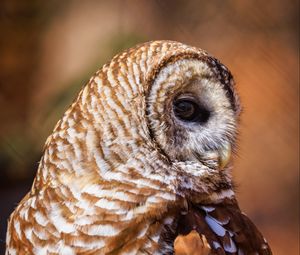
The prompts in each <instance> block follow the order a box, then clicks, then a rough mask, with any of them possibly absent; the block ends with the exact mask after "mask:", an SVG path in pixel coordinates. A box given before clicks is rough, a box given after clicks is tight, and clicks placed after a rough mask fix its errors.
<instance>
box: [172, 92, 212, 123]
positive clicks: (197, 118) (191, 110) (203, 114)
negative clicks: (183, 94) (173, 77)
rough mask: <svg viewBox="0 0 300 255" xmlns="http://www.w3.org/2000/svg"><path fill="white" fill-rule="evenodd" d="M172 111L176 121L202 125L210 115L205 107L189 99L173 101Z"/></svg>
mask: <svg viewBox="0 0 300 255" xmlns="http://www.w3.org/2000/svg"><path fill="white" fill-rule="evenodd" d="M173 110H174V114H175V116H176V117H177V118H178V119H180V120H183V121H189V122H201V123H204V122H206V121H207V120H208V118H209V115H210V112H209V111H208V110H207V109H205V107H203V106H201V105H199V104H198V103H196V102H194V101H192V100H191V99H185V98H182V99H177V100H175V102H174V105H173Z"/></svg>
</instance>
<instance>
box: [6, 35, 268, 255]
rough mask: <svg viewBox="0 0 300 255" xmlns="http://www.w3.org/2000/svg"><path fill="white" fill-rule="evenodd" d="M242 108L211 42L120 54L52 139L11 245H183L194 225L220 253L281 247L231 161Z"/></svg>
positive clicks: (146, 250) (154, 250) (132, 249)
mask: <svg viewBox="0 0 300 255" xmlns="http://www.w3.org/2000/svg"><path fill="white" fill-rule="evenodd" d="M191 102H192V103H191ZM195 109H197V111H196V114H195ZM239 109H240V107H239V102H238V97H237V95H236V92H235V90H234V84H233V80H232V76H231V74H230V72H229V71H228V70H227V68H226V67H225V66H223V65H222V64H221V63H219V61H218V60H216V59H215V58H213V57H211V56H209V55H208V54H207V53H206V52H204V51H202V50H199V49H197V48H194V47H190V46H186V45H183V44H180V43H177V42H170V41H156V42H150V43H146V44H143V45H140V46H137V47H135V48H132V49H130V50H128V51H126V52H124V53H121V54H119V55H117V56H116V57H114V58H113V59H112V60H111V62H109V63H108V64H106V65H104V66H103V68H102V69H101V70H99V71H98V72H97V73H96V74H95V75H94V76H93V77H92V78H91V79H90V81H89V82H88V84H87V85H86V86H85V87H84V88H83V89H82V91H81V92H80V93H79V96H78V97H77V99H76V100H75V101H74V102H73V104H72V105H71V106H70V108H69V109H68V110H67V111H66V112H65V114H64V116H63V117H62V119H61V120H60V121H59V122H58V124H57V125H56V127H55V129H54V131H53V133H52V135H51V136H50V137H49V138H48V139H47V142H46V145H45V150H44V155H43V157H42V159H41V162H40V165H39V169H38V172H37V175H36V178H35V181H34V183H33V186H32V189H31V191H30V193H28V194H27V196H26V197H25V198H24V199H23V200H22V201H21V203H20V204H19V205H18V207H17V208H16V210H15V211H14V212H13V214H12V215H11V218H10V220H9V225H8V232H7V251H6V254H7V255H8V254H70V255H71V254H173V253H174V240H175V239H176V237H177V236H178V235H186V234H188V233H190V232H191V231H192V230H195V231H196V232H197V233H199V236H201V235H203V236H205V238H206V239H207V241H208V243H209V247H210V250H211V251H210V254H239V255H240V254H271V251H270V249H269V247H268V245H267V243H266V242H265V240H264V239H263V237H262V236H261V234H260V233H259V232H258V231H257V229H256V228H255V226H254V225H253V224H252V223H251V222H250V221H249V219H248V218H247V217H246V216H244V215H243V214H242V213H241V212H240V210H239V208H238V205H237V202H236V200H235V197H234V191H233V185H232V181H231V177H230V173H229V172H230V167H228V165H223V164H222V162H223V161H224V158H226V157H227V156H228V155H227V154H228V150H229V148H230V147H231V146H232V145H234V140H235V136H236V123H237V119H238V115H239ZM188 111H189V112H188ZM187 112H188V114H187Z"/></svg>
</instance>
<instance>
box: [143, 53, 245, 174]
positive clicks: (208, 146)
mask: <svg viewBox="0 0 300 255" xmlns="http://www.w3.org/2000/svg"><path fill="white" fill-rule="evenodd" d="M149 82H150V85H149V92H148V95H147V118H148V121H149V128H150V131H151V134H152V136H153V139H155V141H156V143H157V144H158V145H159V147H160V148H161V150H162V152H163V153H165V154H166V156H167V157H168V158H169V159H170V160H171V161H196V162H201V163H202V164H205V165H207V166H210V167H213V168H215V167H217V168H223V167H224V166H225V165H226V164H227V163H228V161H229V158H230V152H231V148H232V146H234V142H235V138H236V133H237V121H238V117H239V112H240V105H239V99H238V96H237V94H236V92H235V89H234V81H233V78H232V75H231V73H230V72H229V70H228V69H227V68H226V67H225V66H224V65H223V64H221V63H220V62H219V61H218V60H217V59H215V58H213V57H211V56H208V55H207V53H205V52H203V51H198V52H197V53H196V52H192V51H191V50H186V51H185V52H183V53H182V52H181V54H179V55H175V56H174V55H172V56H171V57H169V58H166V59H165V60H164V62H163V63H162V62H160V68H159V70H156V73H155V74H153V76H152V78H151V79H150V80H149Z"/></svg>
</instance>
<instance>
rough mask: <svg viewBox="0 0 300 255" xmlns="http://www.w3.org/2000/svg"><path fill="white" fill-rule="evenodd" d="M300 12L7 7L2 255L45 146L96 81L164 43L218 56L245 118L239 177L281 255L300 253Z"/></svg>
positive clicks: (0, 111)
mask: <svg viewBox="0 0 300 255" xmlns="http://www.w3.org/2000/svg"><path fill="white" fill-rule="evenodd" d="M298 23H299V3H298V1H296V0H295V1H293V0H289V1H282V0H269V1H258V0H245V1H238V0H227V1H224V0H213V1H205V0H189V1H183V0H163V1H154V0H151V1H149V0H130V1H129V0H127V1H125V0H123V1H122V0H112V1H91V0H87V1H79V0H77V1H76V0H67V1H59V0H52V1H38V0H32V1H18V0H1V1H0V32H1V37H0V199H1V202H0V221H1V228H0V246H1V248H0V253H3V252H4V246H5V243H4V242H5V232H6V225H7V218H8V217H9V214H10V213H11V212H12V211H13V209H14V207H15V206H16V205H17V203H18V202H19V201H20V199H21V198H22V197H23V196H24V195H25V193H26V192H27V191H28V190H29V189H30V186H31V183H32V180H33V177H34V174H35V172H36V169H37V166H38V161H39V159H40V157H41V152H42V147H43V144H44V142H45V139H46V137H47V136H48V135H49V134H50V133H51V131H52V129H53V127H54V125H55V123H56V122H57V121H58V120H59V118H60V117H61V115H62V114H63V112H64V111H65V110H66V109H67V107H68V105H69V104H70V102H71V101H72V99H73V98H74V97H75V96H76V94H77V93H78V91H79V90H80V88H81V87H82V86H83V85H84V83H85V82H86V81H87V80H88V79H89V77H90V76H91V75H92V74H93V73H94V72H95V71H96V70H97V69H98V68H100V67H101V66H102V65H103V64H104V63H105V62H106V61H108V60H109V59H110V58H112V57H113V56H114V55H115V54H116V53H118V52H119V51H121V50H123V49H125V48H128V47H131V46H133V45H135V44H137V43H140V42H145V41H149V40H156V39H169V40H177V41H181V42H184V43H187V44H190V45H193V46H197V47H201V48H203V49H206V50H207V51H209V52H210V53H211V54H213V55H214V56H216V57H218V58H219V59H220V60H221V61H222V62H223V63H224V64H225V65H227V66H228V67H229V69H230V70H231V71H232V72H233V74H234V76H235V79H236V82H237V86H238V90H239V92H240V95H241V100H242V103H243V106H244V112H243V115H242V118H241V128H240V139H239V155H238V157H236V159H235V168H234V174H233V175H234V179H235V180H236V182H237V184H238V198H239V201H240V205H241V207H242V208H243V211H245V212H246V213H247V214H248V215H249V216H250V218H252V219H253V221H254V222H255V223H256V224H257V226H258V227H259V228H260V229H261V231H262V232H263V233H264V235H265V236H266V238H267V239H268V241H269V243H270V244H271V246H272V248H273V252H274V254H277V255H283V254H299V172H298V169H299V155H298V153H299V143H298V141H299V105H298V104H299V86H298V85H299V34H298V32H299V25H298Z"/></svg>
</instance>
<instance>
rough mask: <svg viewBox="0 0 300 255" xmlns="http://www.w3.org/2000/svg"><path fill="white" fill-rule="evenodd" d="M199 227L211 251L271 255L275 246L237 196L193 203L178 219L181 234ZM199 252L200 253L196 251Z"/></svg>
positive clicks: (213, 252) (216, 252) (179, 233)
mask: <svg viewBox="0 0 300 255" xmlns="http://www.w3.org/2000/svg"><path fill="white" fill-rule="evenodd" d="M192 230H196V231H197V232H198V233H199V235H200V236H201V237H203V236H204V237H205V238H206V240H207V242H208V243H209V245H210V247H211V253H210V254H218V255H219V254H236V255H247V254H253V255H254V254H259V255H271V254H272V252H271V249H270V247H269V245H268V243H267V241H266V239H265V238H264V237H263V236H262V234H261V233H260V232H259V231H258V229H257V228H256V227H255V225H254V224H253V223H252V222H251V220H250V219H249V218H248V217H247V216H246V215H245V214H243V213H242V212H241V211H240V209H239V206H238V204H237V201H236V200H235V199H226V200H224V201H223V202H222V203H219V204H211V205H205V206H203V205H191V206H190V208H189V210H188V212H187V214H185V215H181V216H180V218H179V221H178V232H177V234H178V235H187V234H189V233H190V232H191V231H192ZM195 254H197V253H195Z"/></svg>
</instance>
